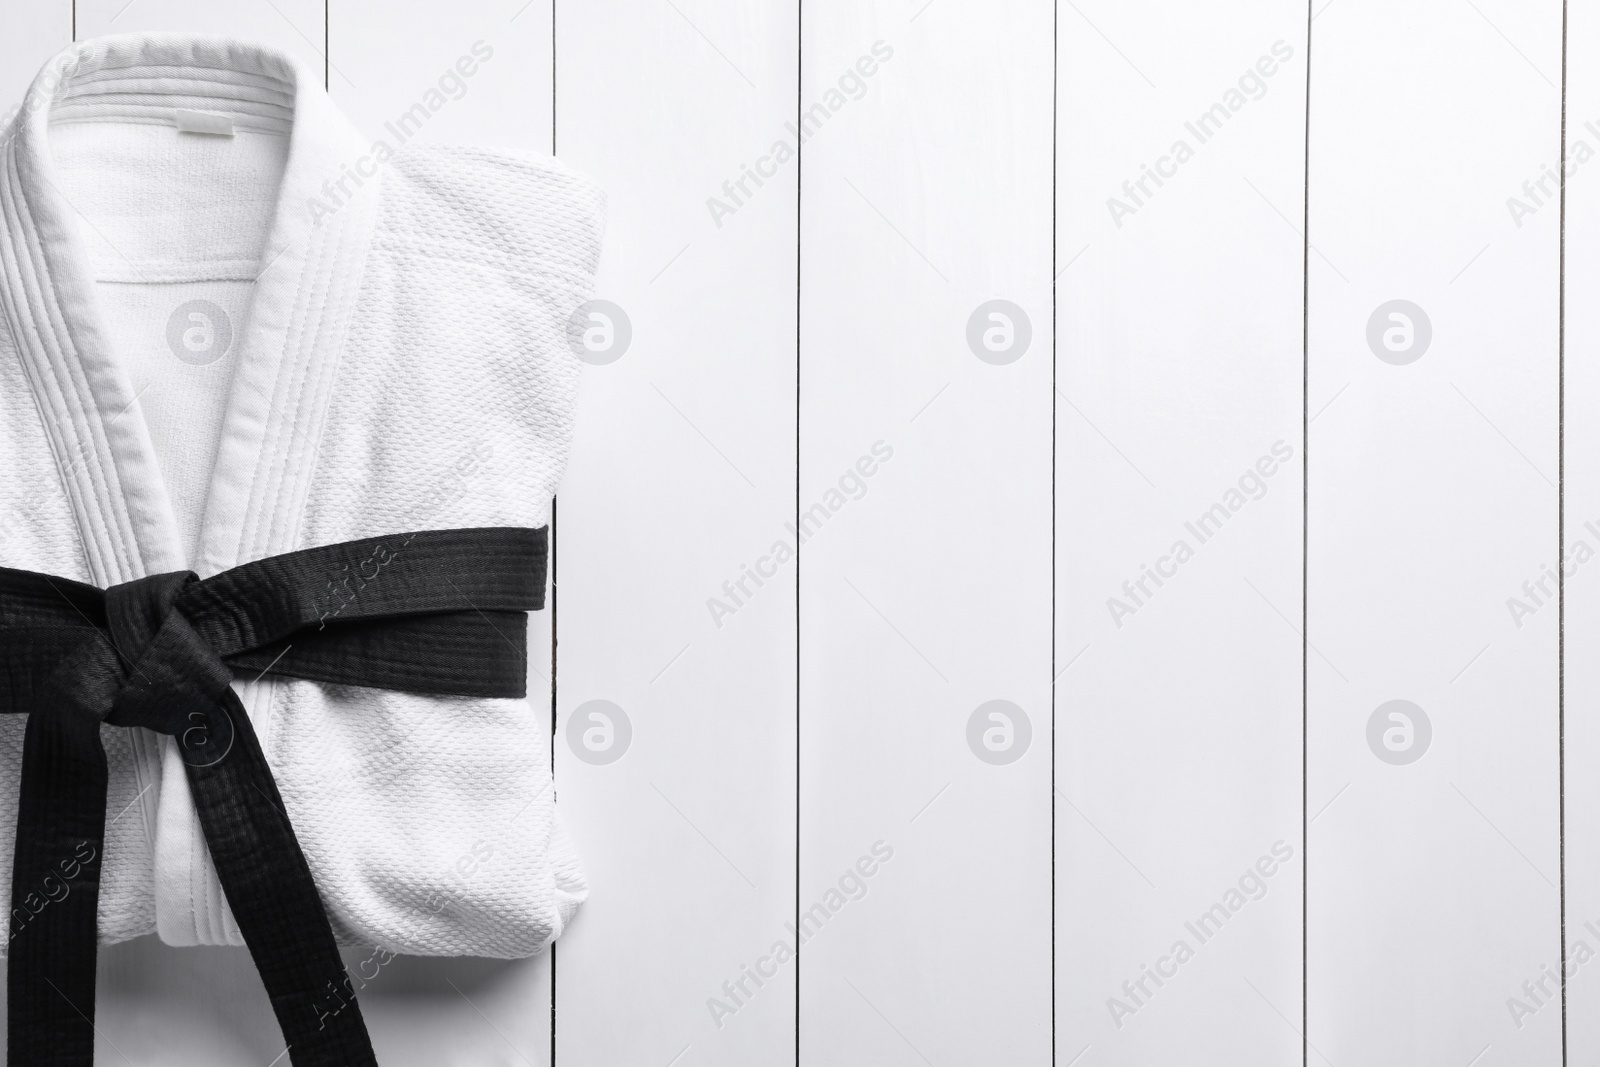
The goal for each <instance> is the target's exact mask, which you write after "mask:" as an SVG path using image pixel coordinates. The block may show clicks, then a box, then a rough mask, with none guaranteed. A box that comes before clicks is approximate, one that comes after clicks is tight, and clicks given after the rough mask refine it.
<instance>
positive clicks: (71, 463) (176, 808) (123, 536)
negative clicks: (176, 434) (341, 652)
mask: <svg viewBox="0 0 1600 1067" xmlns="http://www.w3.org/2000/svg"><path fill="white" fill-rule="evenodd" d="M60 71H64V72H65V73H64V74H62V75H60V76H59V77H58V76H56V74H55V72H60ZM102 94H103V95H102ZM290 104H292V106H288V105H290ZM175 107H181V108H185V109H194V108H199V109H207V110H217V111H224V112H229V113H232V114H234V116H235V121H236V122H238V123H241V124H244V125H248V124H250V123H251V122H258V123H267V122H270V121H274V120H276V121H278V122H279V123H280V124H281V122H282V117H283V115H284V114H285V113H287V114H288V115H289V116H291V121H292V125H291V126H290V130H289V151H288V156H287V163H286V167H285V170H284V174H283V178H282V181H281V183H280V186H279V193H278V202H277V206H276V209H275V212H274V216H273V221H272V224H271V227H270V230H269V235H268V238H267V244H266V248H267V252H266V253H265V255H264V257H263V263H262V269H261V271H260V274H259V275H258V276H257V278H256V282H255V289H254V292H253V296H252V300H251V306H250V311H249V313H248V314H247V316H246V319H245V322H244V323H243V330H242V335H241V340H240V342H239V343H240V353H239V363H238V366H237V369H236V372H235V375H234V378H233V381H232V383H231V386H230V387H229V395H228V398H227V401H226V406H225V415H224V424H223V434H222V439H221V442H220V444H219V446H218V451H217V455H216V457H215V462H214V464H213V468H212V473H211V477H210V480H209V483H208V485H207V489H206V495H205V505H204V508H203V518H202V525H201V536H200V540H199V544H198V546H197V548H196V550H195V555H194V558H193V559H185V558H184V557H185V551H184V546H183V541H182V538H181V535H180V532H179V531H180V526H179V523H178V521H177V517H176V515H175V513H174V508H173V504H172V501H171V498H170V496H169V494H168V492H167V488H166V485H165V483H164V481H163V478H162V473H161V467H160V464H159V462H158V459H157V456H156V451H155V447H154V445H153V443H152V440H151V435H150V433H149V430H148V427H147V426H146V423H145V420H144V417H143V413H142V411H141V408H140V402H139V397H138V396H137V395H135V391H134V388H133V386H132V384H131V379H130V377H129V374H128V371H127V368H126V367H125V366H124V365H123V364H122V363H121V362H119V360H118V358H117V351H116V348H117V338H116V336H115V334H114V332H113V331H112V330H111V329H110V328H109V324H108V322H107V321H106V319H105V316H104V315H103V314H102V313H101V310H100V308H99V305H98V303H97V300H96V289H95V285H96V283H95V281H94V275H93V271H92V268H91V265H90V260H89V256H88V252H87V241H86V240H85V230H84V228H85V227H87V226H88V225H89V224H88V222H87V220H85V219H83V218H82V217H81V216H79V215H78V214H77V212H75V211H74V209H73V208H72V206H71V204H69V203H68V202H67V200H66V198H65V197H64V196H63V195H62V193H61V189H60V186H59V183H58V182H57V179H56V174H55V164H54V162H53V160H52V157H51V151H50V143H49V137H48V129H49V122H50V116H51V113H52V110H55V109H62V110H65V111H67V112H68V113H70V114H71V116H72V118H73V119H74V120H75V121H83V120H85V119H102V118H104V119H113V118H118V117H121V118H127V119H129V120H130V121H144V122H171V121H172V110H173V108H175ZM280 128H281V127H280ZM0 138H3V139H0V313H3V315H4V320H3V325H4V327H6V328H9V330H10V332H11V333H12V334H13V335H14V337H15V340H16V345H17V348H18V350H19V354H20V358H21V360H22V362H23V364H24V366H25V368H26V374H27V377H28V380H29V382H30V384H31V386H32V388H33V391H34V393H35V396H36V398H37V402H38V405H39V409H40V411H41V413H42V414H43V417H44V419H43V421H44V423H45V426H46V431H47V434H48V437H49V440H50V443H51V448H52V450H53V452H54V454H55V461H56V465H57V467H58V469H59V471H60V475H61V479H62V484H63V486H64V488H65V492H66V495H67V497H68V499H69V500H70V501H71V507H72V513H73V515H74V517H75V520H76V523H77V527H78V533H79V537H80V540H81V541H82V544H83V547H84V551H85V553H86V556H87V559H88V565H89V570H90V572H91V573H90V578H91V580H92V581H94V582H95V583H96V584H99V585H102V586H109V585H114V584H116V583H119V582H126V581H131V580H132V579H135V578H139V577H143V576H145V575H147V574H155V573H161V572H163V571H172V570H180V569H186V568H187V569H193V570H196V571H198V572H200V573H201V574H202V575H209V574H213V573H216V572H218V571H221V570H226V569H227V568H229V567H232V566H235V565H237V564H239V563H243V562H247V561H249V560H253V559H258V558H261V557H263V556H267V555H274V554H277V553H281V552H287V551H290V550H292V549H294V548H297V547H300V546H299V545H298V543H297V542H298V539H299V536H300V527H301V521H302V515H303V511H304V507H305V500H306V495H307V492H308V490H309V483H310V479H311V474H312V472H313V469H314V467H315V463H316V451H317V443H318V441H319V440H320V438H321V435H322V427H323V421H324V419H325V417H326V413H327V409H328V401H329V398H330V395H331V392H332V389H333V385H334V380H335V375H336V371H337V369H338V363H339V359H340V355H341V351H342V349H343V345H344V338H345V334H346V331H347V330H348V327H349V323H350V319H351V315H352V312H353V310H354V306H355V301H356V296H357V293H358V291H359V288H360V284H361V278H362V272H363V268H364V265H365V261H366V254H367V247H368V243H369V240H370V237H371V232H372V227H373V225H374V222H375V219H376V215H377V208H376V204H377V189H378V185H379V182H378V179H377V167H376V164H375V156H374V153H373V152H369V151H367V150H366V145H365V143H364V142H363V141H362V140H361V138H360V137H359V135H358V134H357V133H356V132H355V130H354V129H353V128H352V127H351V126H350V124H349V123H348V122H347V121H346V120H345V118H344V117H343V116H342V115H341V114H340V113H339V112H338V111H337V110H336V109H335V108H334V107H333V105H332V103H331V102H330V101H329V100H328V98H327V96H326V94H325V93H324V92H323V89H322V86H321V84H320V79H318V78H316V77H315V76H314V75H312V74H311V73H309V72H308V71H307V70H306V69H305V68H304V67H302V66H301V65H299V64H298V63H296V62H295V61H294V60H292V59H291V58H289V57H288V56H286V55H283V54H281V53H278V52H275V51H272V50H270V49H265V48H259V47H255V46H251V45H246V44H242V43H240V42H237V41H232V40H227V39H223V38H207V37H192V36H180V35H169V34H153V35H132V36H126V37H110V38H101V39H98V40H94V41H89V42H85V43H83V44H80V45H75V46H73V47H72V48H70V49H68V50H67V51H66V52H63V53H62V54H61V56H59V57H58V58H57V59H56V60H55V61H53V62H52V63H51V64H50V65H49V66H47V67H46V68H45V72H44V73H43V74H41V75H40V77H39V78H38V79H36V80H35V82H34V84H33V86H32V87H31V88H30V90H29V92H28V95H27V97H26V98H25V100H24V104H23V106H22V108H21V110H20V111H19V113H18V116H17V118H16V119H15V121H14V124H13V126H12V127H11V129H10V130H7V131H4V132H3V133H0ZM378 158H381V157H378ZM274 691H275V686H274V685H273V684H272V683H270V682H268V683H264V684H262V685H260V686H254V687H252V688H251V692H250V693H249V695H248V698H247V699H246V706H247V708H248V709H249V713H250V715H251V717H252V719H255V720H257V722H258V724H260V725H259V726H258V728H260V729H263V730H265V729H266V728H267V724H266V723H264V722H262V719H263V718H264V717H266V715H267V714H268V711H267V709H268V708H269V707H270V702H271V699H272V694H273V692H274ZM135 746H136V750H137V751H138V753H139V758H138V771H137V773H138V774H139V776H140V782H141V784H144V783H147V782H148V783H149V784H148V785H146V786H145V788H144V789H142V790H141V791H140V794H139V795H140V797H142V798H143V800H142V801H141V812H142V814H143V817H144V820H145V823H146V826H147V827H148V828H149V831H148V832H150V833H151V834H152V836H153V838H154V839H155V854H156V859H155V872H154V874H155V903H156V922H157V928H158V930H159V931H160V933H161V936H162V938H163V940H165V941H167V942H168V943H171V944H195V943H213V944H215V943H223V942H232V943H236V944H237V943H240V938H239V933H238V928H237V926H235V925H234V923H233V920H232V916H231V914H230V913H229V910H228V907H227V904H226V901H225V899H224V897H223V895H222V891H221V886H220V883H218V881H217V878H216V873H215V870H214V869H213V868H212V867H211V865H210V863H209V861H208V859H207V853H206V848H205V844H204V840H203V837H202V836H201V833H200V828H199V823H198V820H197V819H196V818H195V813H194V809H193V803H192V800H191V799H190V797H189V795H188V785H187V781H186V779H185V776H184V773H183V768H182V766H181V764H179V763H178V762H177V757H176V751H175V749H173V748H172V747H171V746H170V744H167V743H165V742H164V741H163V742H161V744H160V748H159V750H158V748H157V744H156V743H155V739H154V737H153V736H152V737H147V738H142V739H136V741H135ZM158 781H159V786H160V788H159V789H151V788H150V787H151V786H154V785H155V784H156V783H157V782H158ZM158 798H159V799H158Z"/></svg>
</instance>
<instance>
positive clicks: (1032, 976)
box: [749, 0, 1052, 1064]
mask: <svg viewBox="0 0 1600 1067" xmlns="http://www.w3.org/2000/svg"><path fill="white" fill-rule="evenodd" d="M1050 29H1051V5H1050V4H1048V3H1043V2H1039V0H1007V2H1002V3H990V4H985V5H983V6H981V7H973V6H969V5H961V4H942V3H936V4H933V5H930V6H926V7H922V6H921V5H857V4H826V5H821V6H816V7H813V6H812V5H807V6H806V8H805V25H804V42H803V54H804V57H805V64H804V71H803V91H802V96H801V106H802V108H803V109H804V110H803V115H804V116H805V118H804V119H803V120H802V121H804V122H806V124H807V126H806V129H807V132H808V133H809V135H810V136H809V139H808V140H807V141H806V142H805V145H804V153H803V157H802V165H803V175H804V178H803V189H802V205H803V209H804V212H803V222H802V233H801V238H802V277H801V299H802V319H801V341H802V349H801V352H802V359H801V399H802V405H801V429H800V435H801V443H802V453H801V468H800V469H801V483H800V497H799V502H798V510H799V512H800V518H801V521H802V522H803V523H805V525H806V530H805V532H806V535H807V538H806V540H805V541H804V542H803V547H802V548H801V551H800V564H801V565H800V579H801V605H800V618H801V647H800V657H801V683H800V693H801V700H802V706H801V723H802V735H801V757H800V767H801V776H802V777H801V783H800V798H801V877H800V884H799V891H800V906H799V911H800V917H801V921H802V922H803V923H804V924H805V929H804V934H805V936H806V938H807V940H806V941H805V946H804V951H803V953H802V955H801V966H800V980H801V988H800V1013H801V1018H800V1058H801V1060H802V1062H805V1063H813V1064H899V1063H904V1064H914V1063H922V1062H923V1061H924V1058H930V1059H932V1060H933V1062H950V1063H980V1062H983V1063H1019V1064H1020V1063H1045V1062H1048V1059H1049V1055H1050V994H1049V989H1050V800H1049V797H1050V750H1049V735H1050V734H1049V731H1050V702H1049V697H1050V694H1049V684H1050V586H1049V580H1048V575H1049V571H1050V373H1051V368H1050V352H1051V327H1050V242H1051V235H1050V225H1049V223H1050V202H1051V188H1050V166H1051V156H1050V152H1051V136H1052V130H1051V107H1052V99H1051V97H1052V88H1051V63H1052V55H1051V51H1052V49H1051V42H1050ZM998 300H1003V301H1007V302H1009V303H1008V305H1007V306H1005V307H1004V308H1001V307H1000V306H999V305H990V302H991V301H998ZM985 305H989V306H992V307H995V308H996V309H997V312H996V313H997V314H999V315H1001V316H1002V318H1000V319H996V320H993V321H991V320H990V319H989V317H988V314H987V312H985V313H983V314H979V315H977V319H978V333H979V335H980V339H981V335H982V333H983V332H984V331H988V330H994V331H997V332H996V333H995V334H994V336H993V337H992V338H991V341H992V342H993V344H994V350H990V349H989V348H985V347H983V345H982V344H980V346H979V349H978V351H979V352H982V353H983V357H987V358H983V357H980V355H979V354H978V352H975V351H974V349H973V348H972V347H970V345H969V332H971V328H970V327H969V321H970V320H972V319H973V317H974V316H975V314H976V313H977V312H978V309H980V307H982V306H985ZM1025 337H1026V338H1027V339H1026V340H1024V338H1025ZM786 510H787V511H788V512H790V515H789V517H791V518H792V517H793V512H794V511H795V510H796V503H795V501H789V506H788V508H787V509H786ZM776 518H777V517H776V516H774V521H773V522H772V524H771V528H772V533H773V534H774V535H777V534H781V533H782V531H781V530H780V529H779V527H778V523H777V521H776ZM790 543H793V539H792V538H791V541H790ZM761 547H762V546H761V544H760V542H756V543H753V544H751V545H750V546H749V551H751V552H754V551H756V550H757V549H760V548H761ZM784 574H785V575H786V576H787V575H788V574H789V572H788V570H787V569H786V570H785V571H784ZM991 701H1004V702H1006V704H1004V705H996V706H995V707H996V708H999V709H1003V710H999V711H997V713H998V714H1000V715H1001V716H1002V718H1001V719H1000V720H996V721H994V722H991V721H990V720H989V719H988V717H987V716H988V712H985V713H984V715H983V716H982V717H981V719H980V722H979V728H978V735H979V738H980V743H979V751H983V752H984V753H985V755H987V756H989V757H990V760H993V761H994V762H990V761H987V760H985V759H983V758H980V756H979V755H978V754H977V753H976V752H975V751H974V749H973V748H972V747H970V746H969V723H970V722H971V721H972V717H973V716H974V714H975V713H977V711H978V709H979V708H980V706H984V705H987V704H989V702H991ZM1013 709H1015V710H1013ZM990 729H993V730H996V731H998V732H997V733H996V734H995V735H994V737H993V738H992V740H993V742H994V746H995V750H994V751H990V750H989V749H985V748H984V747H983V745H982V741H981V737H982V733H983V731H985V730H990ZM1008 731H1009V736H1007V732H1008ZM874 849H876V850H877V851H876V852H875V851H874ZM891 851H892V858H889V859H887V860H886V859H885V856H889V855H890V853H891ZM858 864H860V867H859V868H858V867H857V865H858ZM858 897H859V900H858V899H857V898H858ZM824 922H825V925H819V924H823V923H824ZM772 933H773V935H774V936H778V935H782V931H781V930H779V929H777V924H775V923H774V924H772ZM794 940H795V938H794V937H793V936H792V935H789V943H791V944H792V943H793V941H794ZM760 948H761V946H760V945H759V944H752V945H751V946H750V948H749V951H751V952H755V951H757V950H759V949H760Z"/></svg>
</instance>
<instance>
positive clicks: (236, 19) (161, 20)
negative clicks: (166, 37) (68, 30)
mask: <svg viewBox="0 0 1600 1067" xmlns="http://www.w3.org/2000/svg"><path fill="white" fill-rule="evenodd" d="M77 12H78V40H80V41H85V40H88V39H89V38H91V37H103V36H106V35H107V34H114V33H146V32H150V31H155V30H167V31H172V32H175V33H214V34H220V35H222V36H226V37H239V38H243V39H245V40H249V41H259V42H261V43H263V44H270V45H272V46H273V47H275V48H281V49H283V50H284V51H286V52H288V53H290V54H291V55H293V56H295V57H296V58H298V59H299V60H300V61H301V62H302V63H305V64H306V65H307V66H309V67H311V68H312V69H313V70H318V71H320V70H322V52H323V47H322V40H323V29H324V19H323V13H324V4H323V3H322V0H273V2H272V3H270V4H269V3H250V4H208V3H204V2H203V0H132V2H131V3H130V2H129V0H77Z"/></svg>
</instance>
